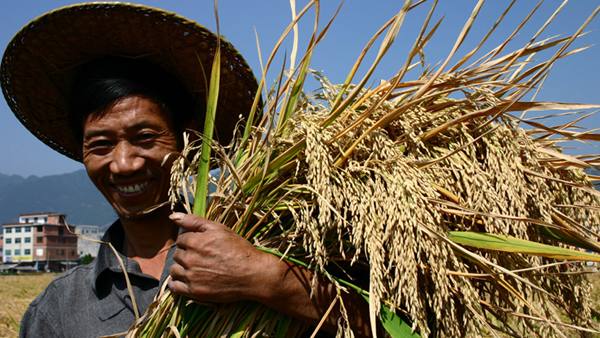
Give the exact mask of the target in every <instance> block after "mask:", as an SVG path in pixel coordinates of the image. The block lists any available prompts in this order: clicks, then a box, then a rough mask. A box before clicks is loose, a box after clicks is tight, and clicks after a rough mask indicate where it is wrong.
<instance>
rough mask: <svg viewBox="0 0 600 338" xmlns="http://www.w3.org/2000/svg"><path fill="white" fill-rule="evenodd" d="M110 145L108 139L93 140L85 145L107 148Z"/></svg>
mask: <svg viewBox="0 0 600 338" xmlns="http://www.w3.org/2000/svg"><path fill="white" fill-rule="evenodd" d="M111 146H112V142H111V141H109V140H95V141H92V142H90V143H89V144H88V145H87V147H88V148H90V149H100V148H109V147H111Z"/></svg>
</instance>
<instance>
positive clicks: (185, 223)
mask: <svg viewBox="0 0 600 338" xmlns="http://www.w3.org/2000/svg"><path fill="white" fill-rule="evenodd" d="M169 218H170V219H171V220H172V221H173V222H174V223H175V224H177V225H178V226H180V227H182V228H183V229H184V230H186V231H188V232H204V231H206V230H208V224H209V223H210V222H209V221H208V220H207V219H205V218H203V217H200V216H198V215H194V214H184V213H181V212H174V213H172V214H171V215H169Z"/></svg>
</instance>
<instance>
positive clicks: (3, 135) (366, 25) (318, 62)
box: [0, 0, 600, 177]
mask: <svg viewBox="0 0 600 338" xmlns="http://www.w3.org/2000/svg"><path fill="white" fill-rule="evenodd" d="M323 2H324V3H323V4H322V6H321V23H320V27H324V26H325V23H326V21H327V20H328V19H329V18H330V17H331V16H332V15H333V13H334V12H335V10H336V9H337V6H338V5H339V1H336V0H326V1H323ZM72 3H73V1H63V0H2V1H0V22H1V23H2V24H1V25H0V46H2V47H1V48H2V49H4V48H5V46H6V45H7V44H8V42H9V41H10V39H11V38H12V36H13V35H14V34H15V33H16V32H17V31H18V30H19V29H20V28H21V27H23V26H24V25H26V24H27V23H28V22H29V21H31V20H32V19H34V18H35V17H37V16H39V15H41V14H43V13H45V12H47V11H50V10H52V9H54V8H58V7H62V6H66V5H70V4H72ZM306 3H307V1H300V0H299V1H297V7H298V10H299V9H300V8H302V7H303V6H304V5H305V4H306ZM430 3H431V1H429V2H427V3H425V4H424V5H421V6H420V7H419V8H417V9H416V10H414V11H411V12H410V13H409V15H408V17H407V19H406V21H405V23H404V25H403V27H402V29H401V30H400V35H399V37H398V39H397V41H396V43H395V46H394V47H393V48H392V49H391V50H390V51H389V53H388V55H387V56H386V57H385V59H384V60H383V63H382V64H381V65H380V66H379V70H378V71H377V72H376V73H375V75H374V76H373V78H372V79H373V81H379V80H380V79H387V78H389V77H391V76H393V75H394V74H395V73H396V72H397V71H398V70H399V68H400V67H401V66H402V64H403V63H404V62H405V58H406V55H407V51H408V48H410V46H411V45H412V43H413V42H414V38H415V34H416V33H417V32H418V30H419V29H420V28H421V24H422V22H423V19H424V18H425V15H426V14H427V12H428V10H429V7H430ZM476 3H477V1H475V0H452V1H450V0H440V4H439V5H438V8H437V10H436V12H435V13H436V14H435V15H434V20H433V21H436V20H438V19H440V18H441V17H442V16H445V18H444V21H443V23H442V25H441V28H440V30H439V31H438V32H436V34H435V37H434V39H433V40H432V41H431V42H430V43H429V45H428V46H427V47H426V49H425V55H426V57H427V63H430V64H437V63H441V62H443V60H444V59H445V57H446V55H447V54H448V52H449V51H450V50H451V48H452V45H453V44H454V41H455V40H456V37H457V36H458V34H459V32H460V30H461V28H462V26H463V25H464V23H465V22H466V20H467V19H468V17H469V15H470V13H471V11H472V9H473V7H474V6H475V4H476ZM506 3H508V1H498V0H488V1H487V2H486V3H485V4H484V6H483V9H482V11H481V13H480V15H479V17H478V19H477V21H476V25H475V28H474V29H473V30H472V31H471V33H470V34H469V36H468V38H467V42H466V43H465V44H464V45H463V47H461V49H460V50H459V52H458V53H457V55H459V56H462V55H464V54H466V53H467V52H468V51H469V50H470V49H471V48H473V47H474V46H475V45H476V44H477V43H478V42H479V41H480V40H481V38H482V37H483V36H484V35H485V33H487V31H488V29H489V28H490V27H491V26H492V25H493V23H494V22H495V21H496V20H497V18H498V16H499V15H500V13H501V12H502V10H503V9H504V6H505V4H506ZM561 3H562V1H559V0H547V1H545V2H544V4H543V6H542V8H541V9H540V10H538V12H536V14H535V15H534V17H533V18H532V20H531V21H530V22H529V23H528V24H527V26H526V27H525V29H524V30H523V31H522V32H521V33H520V35H519V36H518V37H517V38H516V39H515V41H514V42H512V43H511V44H510V45H509V47H508V49H507V51H513V50H515V49H517V48H518V47H520V46H522V45H523V44H524V43H525V42H526V41H527V40H528V39H529V38H530V37H531V36H532V35H533V34H534V33H535V32H536V31H537V30H538V29H539V28H540V27H541V26H542V24H543V23H544V22H545V21H546V20H547V19H548V17H549V16H550V15H551V14H552V13H553V12H554V10H555V9H556V8H557V7H558V6H559V5H560V4H561ZM143 4H145V5H150V6H155V7H160V8H163V9H166V10H170V11H174V12H176V13H178V14H180V15H183V16H186V17H188V18H190V19H192V20H195V21H197V22H199V23H201V24H202V25H204V26H206V27H208V28H209V29H211V30H213V31H216V24H215V17H214V11H213V1H202V0H169V1H166V0H163V1H159V0H146V1H144V2H143ZM536 4H537V1H533V0H520V1H518V3H517V5H516V6H515V7H514V8H513V9H512V10H511V11H510V13H509V15H508V18H507V19H506V20H504V22H503V23H502V24H501V26H500V27H499V29H498V30H497V32H496V33H495V34H494V35H493V36H492V38H491V39H490V40H489V41H488V42H487V43H486V44H485V45H484V48H483V50H484V51H488V50H491V49H492V48H494V47H496V46H497V45H499V44H500V43H501V42H503V41H504V40H505V39H506V38H507V37H508V36H509V34H510V33H511V32H512V31H513V30H514V29H515V28H516V26H517V24H518V23H520V22H521V21H522V19H523V18H524V17H525V16H526V15H527V14H528V13H529V12H530V11H531V9H533V7H534V6H535V5H536ZM401 5H402V1H380V0H376V1H374V0H347V1H346V3H345V4H344V5H343V7H342V9H341V11H340V13H339V15H338V17H337V18H336V19H335V21H334V22H333V25H332V26H331V29H330V31H329V32H328V34H327V36H326V37H325V39H324V41H323V42H322V44H321V45H320V46H319V47H318V48H317V50H316V52H315V57H314V60H313V62H312V64H311V65H312V66H311V68H313V69H316V70H319V71H323V72H324V75H325V76H327V77H328V78H329V79H330V80H331V81H332V82H333V83H340V82H343V81H344V79H345V77H346V75H347V74H348V72H349V71H350V69H351V67H352V65H353V64H354V62H355V60H356V58H357V57H358V55H359V54H360V52H361V50H362V48H363V47H364V46H365V44H366V43H367V42H368V40H369V39H370V38H371V36H372V35H373V34H374V33H375V32H376V31H377V30H378V29H379V27H381V26H382V25H383V24H384V23H385V22H386V21H387V20H389V19H390V18H391V17H392V16H393V15H394V14H395V13H397V12H398V11H399V9H400V7H401ZM599 5H600V1H597V0H594V1H592V0H577V1H575V0H572V1H571V2H569V3H568V4H567V5H566V7H565V8H564V10H563V11H562V12H561V13H560V14H559V15H558V17H557V19H556V20H555V21H554V22H553V23H552V24H551V25H550V27H549V28H548V29H547V30H546V31H544V33H542V35H541V37H543V38H546V37H550V36H554V35H557V34H562V35H569V34H572V33H573V32H575V31H576V30H577V28H578V27H579V26H580V25H581V24H582V23H583V22H584V21H585V19H587V17H588V16H589V15H590V14H591V13H592V11H593V10H594V9H595V8H596V6H599ZM290 19H291V12H290V6H289V2H288V1H283V0H269V1H267V0H255V1H250V0H246V1H226V0H222V1H219V24H220V29H221V34H222V35H224V36H225V37H226V38H227V39H228V40H229V41H230V42H232V43H233V44H234V46H235V47H236V48H237V49H238V50H239V51H240V52H241V53H242V55H244V57H245V58H246V60H247V61H248V63H249V64H250V66H251V67H252V68H253V69H255V74H257V76H258V75H259V69H260V63H259V58H258V52H257V47H256V38H255V30H256V32H257V34H258V38H259V40H260V45H261V51H262V54H263V59H266V58H267V57H268V53H269V52H270V51H271V49H272V47H273V46H274V44H275V43H276V41H277V39H278V38H279V36H280V35H281V33H282V32H283V31H284V29H285V27H286V26H287V25H288V24H289V22H290ZM313 24H314V21H313V20H312V18H311V17H307V18H305V19H304V20H303V21H301V23H300V50H301V51H302V50H303V49H304V46H305V45H306V41H307V40H308V38H309V36H310V31H311V29H312V27H313ZM599 28H600V17H597V18H596V19H595V20H594V21H593V22H592V23H591V24H590V25H589V26H588V28H587V29H586V31H591V33H590V34H588V35H586V36H584V37H582V38H581V39H580V40H579V41H578V42H576V44H575V46H574V47H581V46H586V45H593V46H591V47H590V48H589V49H587V50H585V51H583V52H581V53H578V54H577V55H574V56H571V57H569V58H567V59H563V60H559V61H558V62H557V63H556V64H555V66H554V68H553V70H552V72H551V74H550V77H549V78H548V79H547V81H546V82H545V83H544V84H543V87H542V91H541V93H540V94H539V95H538V98H537V99H538V100H547V101H561V102H577V103H590V104H600V95H598V94H599V88H600V66H599V65H598V62H599V60H600V46H599V45H598V42H600V30H599ZM286 42H289V43H287V44H285V45H284V47H283V48H282V51H283V52H286V51H287V52H288V53H289V52H290V51H291V39H288V40H287V41H286ZM374 49H376V48H374ZM373 58H374V53H370V54H369V55H368V56H367V60H368V61H367V62H365V65H364V66H363V67H362V68H361V71H360V72H359V75H362V74H364V72H365V71H366V69H367V65H369V64H370V62H371V60H373ZM451 64H452V63H451ZM276 65H277V67H274V68H280V66H281V62H280V63H276ZM275 75H276V74H268V75H267V78H268V79H269V82H272V81H273V79H274V78H275ZM416 76H417V73H416V72H415V73H411V74H408V75H407V76H406V77H405V80H411V79H414V78H416ZM546 123H547V125H550V126H551V125H556V124H559V123H564V121H562V122H561V120H557V121H548V122H546ZM579 125H580V126H582V127H585V128H598V127H600V116H599V117H596V116H594V117H591V118H588V119H587V120H585V121H584V122H582V123H580V124H579ZM569 146H576V147H579V149H569V150H567V153H569V154H572V155H575V154H591V153H594V154H596V153H600V148H598V147H597V146H588V145H584V144H575V145H572V144H570V145H569ZM81 168H83V165H81V164H80V163H77V162H75V161H73V160H70V159H68V158H67V157H65V156H62V155H59V154H58V153H55V152H54V151H53V150H51V149H50V148H48V147H47V146H45V145H44V144H43V143H42V142H41V141H38V140H37V139H36V138H35V137H34V136H32V135H31V134H30V133H29V132H28V131H27V130H26V129H25V128H24V127H22V126H21V124H20V123H19V122H18V121H17V119H16V118H15V117H14V115H13V114H12V112H11V111H10V109H9V108H8V105H7V104H6V102H5V100H4V99H1V100H0V173H3V174H8V175H13V174H17V175H21V176H24V177H27V176H29V175H37V176H45V175H54V174H61V173H66V172H72V171H75V170H78V169H81Z"/></svg>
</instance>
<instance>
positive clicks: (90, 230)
mask: <svg viewBox="0 0 600 338" xmlns="http://www.w3.org/2000/svg"><path fill="white" fill-rule="evenodd" d="M75 233H76V234H77V235H81V236H83V238H82V237H79V238H78V239H77V255H78V256H79V258H82V257H84V256H85V255H87V254H90V255H92V257H96V256H97V255H98V249H99V248H100V244H99V243H98V242H94V241H99V240H100V238H101V237H102V234H101V233H100V232H98V226H96V225H78V226H77V228H75Z"/></svg>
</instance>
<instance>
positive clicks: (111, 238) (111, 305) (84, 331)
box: [19, 221, 175, 338]
mask: <svg viewBox="0 0 600 338" xmlns="http://www.w3.org/2000/svg"><path fill="white" fill-rule="evenodd" d="M124 236H125V234H124V232H123V227H122V226H121V223H120V222H119V221H117V222H115V223H114V224H113V225H112V226H111V227H110V229H109V230H108V231H107V233H106V234H105V235H104V237H103V239H102V240H103V241H105V242H110V243H112V245H113V246H114V247H115V248H116V249H117V250H119V249H120V248H121V247H122V245H123V239H124ZM174 248H175V246H173V247H171V249H170V250H169V252H168V255H167V259H166V261H165V268H164V269H163V272H162V276H161V280H160V281H158V280H156V278H154V277H152V276H150V275H146V274H144V273H142V271H141V269H140V267H139V265H138V263H137V262H136V261H134V260H130V259H127V258H126V257H125V256H123V255H121V254H119V255H120V256H121V259H122V260H123V262H124V265H125V269H126V270H127V273H128V274H129V279H130V281H131V285H132V289H133V294H134V297H135V300H136V302H137V305H138V309H139V313H140V315H141V314H143V313H144V312H145V311H146V309H147V308H148V306H149V305H150V303H152V301H153V300H154V296H155V295H156V294H157V292H158V290H159V288H160V286H161V285H162V283H163V282H164V281H165V279H166V278H167V276H168V275H169V267H170V266H171V265H172V264H173V252H174ZM134 322H135V314H134V311H133V305H132V302H131V297H130V296H129V291H128V290H127V285H126V283H125V277H124V275H123V270H122V269H121V266H120V265H119V262H118V260H117V258H116V257H115V254H114V252H113V251H112V249H111V248H110V247H109V246H108V245H101V246H100V250H99V251H98V256H97V257H96V259H95V260H94V262H92V263H91V264H89V265H83V266H78V267H76V268H74V269H71V270H69V271H68V272H66V273H64V274H63V275H61V276H60V277H57V278H56V279H55V280H53V281H52V282H51V283H50V284H49V285H48V287H46V289H45V290H44V291H43V292H42V293H41V294H40V295H39V296H38V297H37V298H36V299H35V300H34V301H33V302H32V303H31V304H30V305H29V308H28V309H27V311H26V312H25V315H24V316H23V319H22V320H21V331H20V332H19V337H36V338H37V337H53V338H55V337H77V338H84V337H98V336H105V335H114V334H118V333H124V332H126V331H127V330H128V329H129V327H130V326H131V325H132V324H133V323H134Z"/></svg>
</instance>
